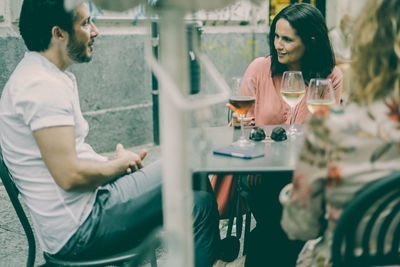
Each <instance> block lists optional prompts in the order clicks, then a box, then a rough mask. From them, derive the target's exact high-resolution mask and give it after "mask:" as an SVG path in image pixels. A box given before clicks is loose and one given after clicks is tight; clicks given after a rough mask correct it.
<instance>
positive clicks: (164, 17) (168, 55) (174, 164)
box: [160, 6, 194, 267]
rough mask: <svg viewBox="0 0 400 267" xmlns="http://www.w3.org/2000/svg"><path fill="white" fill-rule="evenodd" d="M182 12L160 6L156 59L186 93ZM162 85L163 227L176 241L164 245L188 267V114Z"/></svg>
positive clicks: (190, 234) (190, 259)
mask: <svg viewBox="0 0 400 267" xmlns="http://www.w3.org/2000/svg"><path fill="white" fill-rule="evenodd" d="M184 14H185V13H184V10H181V9H180V8H179V7H177V6H171V7H169V6H163V8H162V9H161V10H160V18H161V20H160V62H161V65H162V66H163V68H164V70H165V71H166V72H167V74H169V76H170V77H171V79H172V80H173V81H174V82H175V84H176V86H177V88H178V90H179V91H180V92H181V93H182V95H184V96H186V95H188V92H189V76H188V75H189V72H188V51H187V37H186V29H185V24H184V19H183V18H184ZM166 86H168V84H166V83H163V81H162V80H161V81H160V89H161V90H160V118H161V120H160V122H161V127H160V129H161V152H162V158H163V210H164V227H165V229H166V230H167V231H168V233H169V234H170V235H173V236H174V237H175V238H174V240H177V241H179V242H177V243H176V244H167V245H170V247H173V248H174V250H176V251H173V253H175V255H174V256H173V261H174V266H176V267H191V266H193V265H194V256H193V226H192V221H193V219H192V206H193V193H192V180H191V172H190V169H189V162H188V156H187V155H188V146H189V141H188V137H189V136H188V132H189V114H188V112H187V111H184V110H182V109H179V107H178V106H177V105H176V104H175V102H173V99H172V98H171V97H169V95H168V90H166V89H167V88H166ZM176 253H179V254H178V255H176ZM171 256H172V255H171ZM168 258H170V257H168Z"/></svg>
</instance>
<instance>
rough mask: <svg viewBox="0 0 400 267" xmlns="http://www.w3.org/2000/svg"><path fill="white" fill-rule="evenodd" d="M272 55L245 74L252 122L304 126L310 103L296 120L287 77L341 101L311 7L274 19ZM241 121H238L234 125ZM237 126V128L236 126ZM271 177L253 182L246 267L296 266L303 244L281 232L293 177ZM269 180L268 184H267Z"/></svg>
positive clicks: (337, 77) (323, 31) (320, 21)
mask: <svg viewBox="0 0 400 267" xmlns="http://www.w3.org/2000/svg"><path fill="white" fill-rule="evenodd" d="M269 43H270V50H271V55H270V56H268V57H261V58H257V59H255V60H254V61H253V62H252V63H251V64H250V66H249V67H248V69H247V70H246V72H245V74H244V77H243V80H242V83H241V87H240V91H239V95H249V94H250V90H255V92H256V103H255V105H254V107H253V108H252V109H251V110H250V111H249V113H248V115H247V116H248V117H255V124H256V125H273V124H289V123H290V120H291V116H294V123H296V124H302V123H304V122H305V120H306V117H307V115H308V114H309V111H308V109H307V106H306V100H305V98H303V100H302V101H301V102H300V103H299V104H298V105H297V106H296V108H295V109H294V112H293V114H291V112H290V106H289V105H288V104H287V103H286V102H285V100H284V99H283V98H282V97H281V95H280V84H281V78H282V74H283V72H284V71H287V70H290V71H301V72H302V73H303V77H304V80H305V83H306V85H308V82H309V81H310V79H311V78H330V79H331V80H332V83H333V86H334V90H335V98H336V103H339V101H340V91H341V88H342V73H341V71H340V69H339V68H337V67H335V59H334V54H333V51H332V48H331V44H330V41H329V37H328V30H327V27H326V24H325V21H324V17H323V16H322V14H321V12H320V11H319V10H318V9H317V8H315V7H314V6H313V5H311V4H305V3H298V4H293V5H289V6H287V7H286V8H284V9H283V10H282V11H281V12H279V14H278V15H277V16H276V17H275V18H274V20H273V22H272V25H271V28H270V35H269ZM234 120H236V119H234ZM234 123H235V124H236V122H235V121H234ZM274 175H275V176H279V178H278V177H275V178H274V182H273V183H272V182H271V179H268V178H270V177H260V176H248V177H247V181H243V182H244V186H245V187H246V185H248V190H249V196H248V202H249V205H250V208H251V211H252V213H253V214H254V217H255V219H256V221H257V226H256V228H255V229H254V230H253V231H252V233H251V235H250V238H249V244H250V247H249V249H248V252H247V260H246V266H264V265H261V263H262V262H266V263H269V264H268V266H285V267H290V266H294V265H295V262H296V258H297V255H298V253H299V252H300V249H301V247H302V246H303V242H300V241H291V240H289V239H288V238H287V236H286V234H285V233H284V231H283V230H282V228H281V226H280V217H281V213H282V206H281V205H280V203H279V192H280V190H281V189H282V187H284V186H285V184H287V183H288V181H290V177H289V176H290V174H288V173H276V174H274ZM266 180H269V182H264V181H266Z"/></svg>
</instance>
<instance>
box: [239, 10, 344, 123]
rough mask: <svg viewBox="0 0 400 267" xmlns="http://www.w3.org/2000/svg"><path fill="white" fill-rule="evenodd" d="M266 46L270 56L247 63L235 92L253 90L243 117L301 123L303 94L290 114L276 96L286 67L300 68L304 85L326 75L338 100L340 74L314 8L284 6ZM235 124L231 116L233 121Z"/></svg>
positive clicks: (272, 26)
mask: <svg viewBox="0 0 400 267" xmlns="http://www.w3.org/2000/svg"><path fill="white" fill-rule="evenodd" d="M269 45H270V56H268V57H260V58H257V59H255V60H254V61H253V62H252V63H251V64H250V66H249V67H248V68H247V70H246V72H245V74H244V77H243V79H242V83H241V86H240V91H239V95H249V94H250V90H253V89H255V91H256V103H255V105H254V107H253V108H252V109H251V110H250V111H249V113H248V115H247V116H248V117H254V118H255V124H256V125H271V124H288V123H290V119H291V116H294V123H296V124H302V123H304V122H305V119H306V117H307V115H308V113H309V111H308V109H307V106H306V100H305V97H304V98H303V100H302V101H301V102H300V103H299V104H298V105H297V106H296V108H295V110H294V114H290V106H289V105H288V104H287V103H286V102H285V100H284V99H283V98H282V97H281V95H280V84H281V79H282V74H283V72H284V71H286V70H293V71H301V72H302V73H303V77H304V80H305V83H306V85H307V84H308V82H309V81H310V79H311V78H330V79H331V80H332V83H333V86H334V89H335V98H336V102H337V103H339V101H340V92H341V88H342V73H341V71H340V69H339V68H337V67H335V58H334V54H333V51H332V47H331V44H330V41H329V37H328V29H327V27H326V24H325V21H324V17H323V16H322V14H321V12H320V11H319V10H318V9H317V8H315V7H314V6H313V5H311V4H305V3H298V4H293V5H289V6H287V7H286V8H284V9H283V10H282V11H281V12H279V13H278V15H276V16H275V18H274V20H273V22H272V25H271V28H270V34H269ZM249 121H250V120H249ZM249 121H248V123H249ZM237 123H238V120H237V117H236V116H234V124H237Z"/></svg>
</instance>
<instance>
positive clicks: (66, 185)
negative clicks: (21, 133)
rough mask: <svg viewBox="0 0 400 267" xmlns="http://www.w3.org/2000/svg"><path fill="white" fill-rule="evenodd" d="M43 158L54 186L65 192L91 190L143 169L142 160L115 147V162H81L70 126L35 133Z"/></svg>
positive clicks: (45, 129)
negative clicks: (56, 185)
mask: <svg viewBox="0 0 400 267" xmlns="http://www.w3.org/2000/svg"><path fill="white" fill-rule="evenodd" d="M34 136H35V139H36V142H37V144H38V146H39V149H40V152H41V154H42V158H43V160H44V162H45V164H46V166H47V168H48V169H49V171H50V174H51V175H52V176H53V178H54V180H55V182H56V183H57V184H58V185H59V186H60V187H61V188H62V189H64V190H66V191H72V190H83V191H85V190H93V189H95V188H97V187H98V186H100V185H103V184H105V183H107V182H110V181H112V180H114V179H115V178H117V177H119V176H121V175H123V174H125V173H130V172H131V169H134V170H136V169H140V168H142V167H143V166H142V162H141V160H142V159H143V158H144V156H145V152H143V153H141V156H138V155H137V154H135V153H133V152H130V151H128V150H125V149H124V148H123V147H122V145H117V149H116V158H115V159H113V160H110V161H107V162H97V161H88V160H80V159H78V156H77V154H76V149H75V134H74V127H73V126H58V127H49V128H43V129H40V130H37V131H35V132H34Z"/></svg>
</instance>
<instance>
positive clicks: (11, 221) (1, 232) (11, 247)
mask: <svg viewBox="0 0 400 267" xmlns="http://www.w3.org/2000/svg"><path fill="white" fill-rule="evenodd" d="M143 148H145V149H147V151H148V156H147V157H146V158H145V160H144V164H146V163H150V162H152V161H154V160H156V159H158V158H160V148H159V147H158V146H154V145H144V146H140V147H134V148H131V149H130V150H132V151H134V152H139V151H140V150H141V149H143ZM112 154H113V153H107V154H106V155H108V156H110V155H112ZM225 225H226V222H224V221H222V222H221V235H222V236H223V237H224V236H225V233H226V227H225ZM242 243H243V242H242ZM36 247H37V253H36V262H35V266H36V265H40V264H43V263H44V260H43V256H42V251H41V250H40V246H39V245H38V244H37V246H36ZM27 251H28V245H27V241H26V237H25V234H24V232H23V229H22V226H21V225H20V223H19V221H18V218H17V216H16V214H15V212H14V209H13V207H12V206H11V203H10V201H9V198H8V196H7V193H6V192H5V189H4V186H3V185H2V184H1V182H0V267H19V266H21V267H22V266H25V264H26V257H27ZM160 261H161V262H160ZM159 263H160V266H163V265H162V257H161V259H160V260H159Z"/></svg>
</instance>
